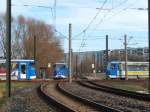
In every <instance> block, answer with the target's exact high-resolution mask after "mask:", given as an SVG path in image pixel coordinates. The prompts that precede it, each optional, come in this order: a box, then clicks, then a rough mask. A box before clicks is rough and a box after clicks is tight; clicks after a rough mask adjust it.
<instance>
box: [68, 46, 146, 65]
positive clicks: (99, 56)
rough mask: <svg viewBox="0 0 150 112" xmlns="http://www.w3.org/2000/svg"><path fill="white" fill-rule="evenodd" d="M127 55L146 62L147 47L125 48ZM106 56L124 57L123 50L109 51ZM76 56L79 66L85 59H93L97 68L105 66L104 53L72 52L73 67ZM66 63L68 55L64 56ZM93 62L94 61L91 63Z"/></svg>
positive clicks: (102, 51) (103, 51)
mask: <svg viewBox="0 0 150 112" xmlns="http://www.w3.org/2000/svg"><path fill="white" fill-rule="evenodd" d="M127 53H128V55H137V56H142V57H143V58H144V59H146V60H148V56H149V50H148V47H144V48H127ZM108 54H109V55H110V54H119V55H124V49H114V50H109V51H108ZM76 56H77V57H78V60H77V63H78V64H80V63H81V61H83V60H85V59H86V58H91V59H92V60H93V59H95V63H96V66H97V67H100V66H105V65H106V51H105V50H101V51H86V52H80V53H79V52H73V60H74V62H73V65H74V64H75V61H76ZM65 60H66V63H67V62H68V53H66V54H65ZM93 62H94V61H93Z"/></svg>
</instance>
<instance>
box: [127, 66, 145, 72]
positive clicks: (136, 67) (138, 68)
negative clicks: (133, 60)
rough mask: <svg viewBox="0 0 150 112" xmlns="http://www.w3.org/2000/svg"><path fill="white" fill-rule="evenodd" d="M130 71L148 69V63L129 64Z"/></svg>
mask: <svg viewBox="0 0 150 112" xmlns="http://www.w3.org/2000/svg"><path fill="white" fill-rule="evenodd" d="M128 70H129V71H147V70H148V66H147V65H128Z"/></svg>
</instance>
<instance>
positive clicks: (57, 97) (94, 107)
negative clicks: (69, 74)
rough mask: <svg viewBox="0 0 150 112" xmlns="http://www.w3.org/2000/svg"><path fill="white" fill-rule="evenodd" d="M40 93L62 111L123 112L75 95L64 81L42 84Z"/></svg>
mask: <svg viewBox="0 0 150 112" xmlns="http://www.w3.org/2000/svg"><path fill="white" fill-rule="evenodd" d="M40 93H41V94H42V95H43V96H44V97H45V98H44V99H46V100H47V101H48V102H49V103H51V104H53V105H55V106H57V107H58V108H59V109H60V110H61V111H62V112H106V111H107V112H122V111H120V110H117V109H114V108H111V107H108V106H105V105H100V104H98V103H96V102H94V101H90V100H88V99H86V98H83V97H81V96H77V95H74V94H73V93H71V92H68V91H67V90H65V89H64V88H63V87H62V82H61V83H55V84H53V85H49V84H44V85H41V87H40Z"/></svg>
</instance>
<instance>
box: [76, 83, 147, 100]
mask: <svg viewBox="0 0 150 112" xmlns="http://www.w3.org/2000/svg"><path fill="white" fill-rule="evenodd" d="M79 84H80V85H83V86H86V87H88V88H91V89H95V90H98V91H104V92H108V93H113V94H116V95H120V96H124V97H129V98H134V99H137V100H142V101H150V96H149V95H148V94H143V93H137V92H132V91H127V90H123V89H117V88H113V87H109V86H105V85H101V84H98V83H95V82H92V81H86V82H81V81H80V82H79Z"/></svg>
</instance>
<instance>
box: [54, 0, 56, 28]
mask: <svg viewBox="0 0 150 112" xmlns="http://www.w3.org/2000/svg"><path fill="white" fill-rule="evenodd" d="M56 3H57V1H56V0H54V28H55V29H56Z"/></svg>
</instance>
